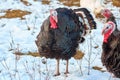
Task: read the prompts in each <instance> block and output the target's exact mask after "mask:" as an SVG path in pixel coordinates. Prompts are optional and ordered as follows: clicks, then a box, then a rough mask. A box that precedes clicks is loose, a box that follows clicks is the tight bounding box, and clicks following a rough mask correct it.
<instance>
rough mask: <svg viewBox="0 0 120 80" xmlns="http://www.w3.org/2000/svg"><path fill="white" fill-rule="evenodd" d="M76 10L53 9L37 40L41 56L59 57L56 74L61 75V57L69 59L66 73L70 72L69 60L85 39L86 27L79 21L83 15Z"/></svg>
mask: <svg viewBox="0 0 120 80" xmlns="http://www.w3.org/2000/svg"><path fill="white" fill-rule="evenodd" d="M83 10H84V9H83ZM75 12H77V11H74V10H72V9H68V8H57V9H51V10H50V15H49V17H48V18H47V19H46V20H45V21H44V22H43V24H42V26H41V31H40V33H39V34H38V35H37V40H36V41H35V42H36V45H37V47H38V51H39V53H40V56H44V57H46V58H55V59H57V68H56V73H55V76H58V75H60V72H59V60H60V59H63V60H66V61H67V63H66V71H65V73H66V74H67V73H69V72H68V60H69V59H70V58H71V57H72V56H74V55H75V54H76V50H77V47H78V45H79V43H80V42H83V40H84V38H83V37H82V36H83V33H84V32H85V27H84V25H83V22H81V21H79V17H82V16H79V15H78V14H77V13H75ZM88 14H90V13H88ZM91 17H92V16H91ZM95 25H96V24H95ZM94 27H95V28H96V26H94ZM91 29H93V28H91Z"/></svg>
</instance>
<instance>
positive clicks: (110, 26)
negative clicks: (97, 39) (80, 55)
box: [102, 21, 115, 43]
mask: <svg viewBox="0 0 120 80" xmlns="http://www.w3.org/2000/svg"><path fill="white" fill-rule="evenodd" d="M114 30H115V23H113V22H112V21H109V22H107V23H106V24H105V26H104V28H103V30H102V35H104V40H103V42H105V43H107V40H108V38H109V36H110V35H111V34H112V32H113V31H114Z"/></svg>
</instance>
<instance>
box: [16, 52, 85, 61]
mask: <svg viewBox="0 0 120 80" xmlns="http://www.w3.org/2000/svg"><path fill="white" fill-rule="evenodd" d="M14 54H15V55H19V56H24V55H30V56H33V57H40V54H39V53H38V52H28V53H22V52H20V51H16V52H14ZM83 56H84V53H83V52H81V51H79V50H78V51H77V53H76V55H75V56H73V57H74V59H76V60H78V59H82V58H83Z"/></svg>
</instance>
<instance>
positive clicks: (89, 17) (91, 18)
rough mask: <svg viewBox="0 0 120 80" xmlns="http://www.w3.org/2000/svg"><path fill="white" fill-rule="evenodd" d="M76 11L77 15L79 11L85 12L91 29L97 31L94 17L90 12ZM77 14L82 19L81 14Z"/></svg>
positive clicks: (80, 9) (82, 9) (81, 9)
mask: <svg viewBox="0 0 120 80" xmlns="http://www.w3.org/2000/svg"><path fill="white" fill-rule="evenodd" d="M74 11H75V12H76V13H77V12H79V11H81V12H83V13H84V14H85V16H86V18H87V20H88V23H89V25H90V29H96V22H95V21H94V18H93V16H92V15H91V14H90V11H88V10H87V9H86V8H78V9H74ZM77 14H79V16H80V17H81V15H80V13H77ZM83 19H84V18H83Z"/></svg>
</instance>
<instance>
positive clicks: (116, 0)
mask: <svg viewBox="0 0 120 80" xmlns="http://www.w3.org/2000/svg"><path fill="white" fill-rule="evenodd" d="M112 2H113V5H114V6H117V7H120V0H112Z"/></svg>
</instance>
